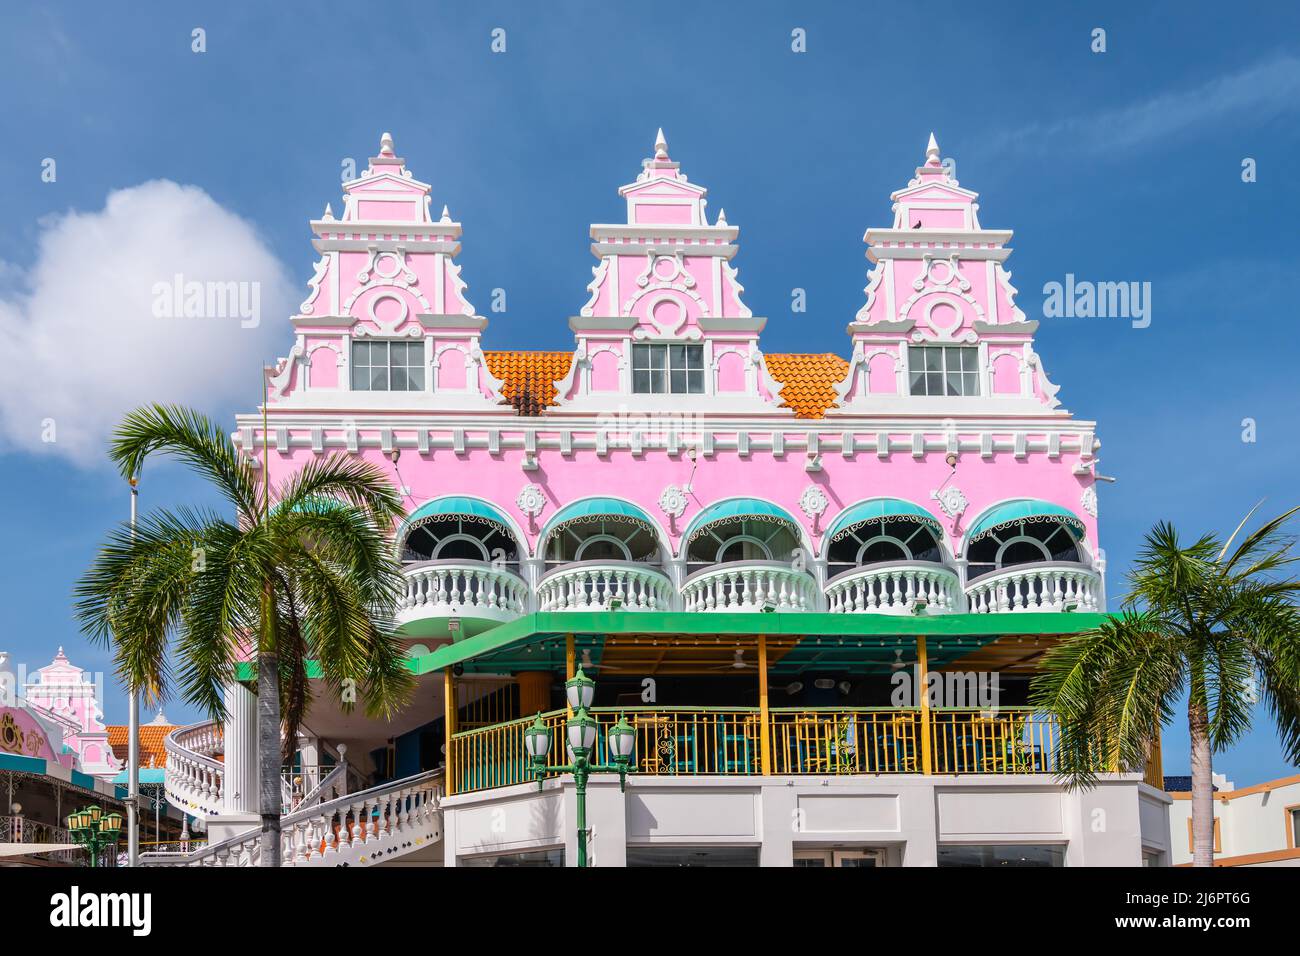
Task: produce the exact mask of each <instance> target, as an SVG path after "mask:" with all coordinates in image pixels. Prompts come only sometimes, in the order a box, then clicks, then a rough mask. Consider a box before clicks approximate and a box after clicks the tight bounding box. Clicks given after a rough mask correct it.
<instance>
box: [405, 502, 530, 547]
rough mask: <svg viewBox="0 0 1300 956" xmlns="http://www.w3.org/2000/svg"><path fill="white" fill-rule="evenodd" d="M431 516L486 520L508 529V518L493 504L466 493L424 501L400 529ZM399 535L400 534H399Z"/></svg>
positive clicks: (409, 526) (408, 516)
mask: <svg viewBox="0 0 1300 956" xmlns="http://www.w3.org/2000/svg"><path fill="white" fill-rule="evenodd" d="M431 518H461V519H463V520H465V521H487V522H490V523H492V524H498V525H500V526H501V527H502V528H505V529H506V530H507V531H509V530H510V519H509V518H507V517H506V516H505V513H504V512H502V511H501V509H499V508H497V507H496V506H495V505H491V504H488V503H487V502H486V501H480V500H479V499H478V498H471V497H469V496H468V495H443V496H442V497H441V498H434V499H433V500H432V501H426V502H425V503H424V504H422V505H420V507H418V508H416V509H415V510H414V511H412V512H411V513H410V514H409V515H407V517H406V520H405V521H404V522H402V529H403V530H405V529H407V528H411V527H414V526H415V525H416V524H417V523H420V522H423V521H426V520H429V519H431ZM399 537H400V535H399Z"/></svg>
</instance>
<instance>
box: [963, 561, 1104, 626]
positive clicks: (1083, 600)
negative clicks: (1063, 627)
mask: <svg viewBox="0 0 1300 956" xmlns="http://www.w3.org/2000/svg"><path fill="white" fill-rule="evenodd" d="M966 598H967V601H968V603H969V604H970V610H971V612H972V613H974V614H996V613H1006V612H1015V611H1064V610H1065V609H1066V608H1067V607H1069V606H1071V605H1073V607H1074V609H1075V610H1078V611H1098V610H1100V609H1101V576H1100V575H1099V574H1098V573H1097V572H1096V571H1093V570H1092V569H1091V568H1088V567H1085V566H1084V565H1081V564H1071V563H1065V562H1043V563H1040V564H1021V565H1017V566H1016V567H1013V568H1005V569H1003V570H1001V571H994V572H992V573H990V574H984V575H981V576H980V577H978V578H976V579H975V580H974V581H972V582H970V583H969V584H967V585H966Z"/></svg>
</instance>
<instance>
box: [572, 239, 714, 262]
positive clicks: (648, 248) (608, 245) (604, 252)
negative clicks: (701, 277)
mask: <svg viewBox="0 0 1300 956" xmlns="http://www.w3.org/2000/svg"><path fill="white" fill-rule="evenodd" d="M656 235H657V234H656ZM736 252H737V248H736V247H735V246H706V245H701V244H697V243H691V242H673V241H671V240H670V241H668V242H662V241H659V240H657V239H656V241H654V242H651V241H650V240H648V239H637V240H634V241H632V242H593V243H592V244H591V254H592V255H593V256H596V257H597V258H600V259H603V258H604V257H605V256H644V255H646V254H650V255H656V256H672V255H676V254H677V253H681V254H682V255H683V256H698V257H700V258H703V257H706V256H711V257H713V258H715V259H731V258H733V257H734V256H735V255H736Z"/></svg>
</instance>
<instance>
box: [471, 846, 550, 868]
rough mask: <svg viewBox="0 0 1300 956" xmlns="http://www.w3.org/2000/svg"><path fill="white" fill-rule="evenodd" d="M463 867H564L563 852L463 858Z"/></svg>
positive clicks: (532, 852) (536, 851)
mask: <svg viewBox="0 0 1300 956" xmlns="http://www.w3.org/2000/svg"><path fill="white" fill-rule="evenodd" d="M460 865H461V866H523V867H557V868H558V867H562V866H564V851H563V850H531V851H525V852H523V853H497V854H492V855H490V856H470V857H462V858H461V860H460Z"/></svg>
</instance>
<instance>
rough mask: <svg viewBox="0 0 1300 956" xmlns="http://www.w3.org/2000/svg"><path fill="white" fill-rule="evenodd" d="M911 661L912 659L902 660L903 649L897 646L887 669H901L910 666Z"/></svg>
mask: <svg viewBox="0 0 1300 956" xmlns="http://www.w3.org/2000/svg"><path fill="white" fill-rule="evenodd" d="M913 663H914V662H913V661H905V660H903V649H902V648H901V647H897V648H895V649H894V662H893V663H892V664H890V665H889V669H890V670H891V671H901V670H904V669H905V668H908V667H911V666H912V664H913Z"/></svg>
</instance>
